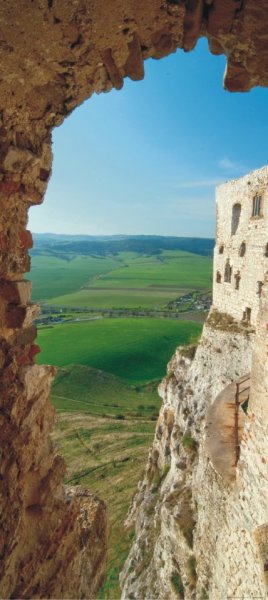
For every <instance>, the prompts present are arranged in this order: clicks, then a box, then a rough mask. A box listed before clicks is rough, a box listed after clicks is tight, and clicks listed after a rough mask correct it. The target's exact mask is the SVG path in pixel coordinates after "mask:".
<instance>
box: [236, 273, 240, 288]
mask: <svg viewBox="0 0 268 600" xmlns="http://www.w3.org/2000/svg"><path fill="white" fill-rule="evenodd" d="M240 279H241V275H240V271H238V272H237V273H236V274H235V289H236V290H239V286H240Z"/></svg>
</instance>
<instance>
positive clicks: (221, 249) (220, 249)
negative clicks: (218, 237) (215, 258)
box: [219, 244, 224, 254]
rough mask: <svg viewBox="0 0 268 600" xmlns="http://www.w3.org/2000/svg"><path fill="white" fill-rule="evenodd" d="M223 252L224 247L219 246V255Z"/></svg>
mask: <svg viewBox="0 0 268 600" xmlns="http://www.w3.org/2000/svg"><path fill="white" fill-rule="evenodd" d="M223 251H224V245H223V244H221V246H220V247H219V254H223Z"/></svg>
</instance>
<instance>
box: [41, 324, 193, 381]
mask: <svg viewBox="0 0 268 600" xmlns="http://www.w3.org/2000/svg"><path fill="white" fill-rule="evenodd" d="M201 328H202V327H201V325H200V324H199V323H194V322H191V321H174V320H171V319H170V320H169V319H162V320H161V319H149V318H140V319H125V318H122V319H109V320H108V319H101V320H99V321H87V322H83V323H70V324H65V325H60V326H55V327H49V328H44V329H41V330H40V331H39V334H38V342H39V343H40V345H41V348H42V352H41V354H40V355H39V363H46V364H53V365H56V366H59V367H64V366H66V365H70V364H80V365H87V366H91V367H95V368H97V369H101V370H103V371H107V372H108V373H113V374H114V375H116V376H118V377H120V378H121V379H122V380H123V381H127V382H130V383H135V382H136V383H139V382H146V381H150V380H152V379H159V378H160V377H162V376H163V375H164V373H165V368H166V364H167V362H168V360H169V359H170V357H171V355H172V353H173V351H174V349H175V347H176V346H178V345H180V344H187V343H190V342H192V341H194V340H195V339H196V338H197V337H198V335H199V334H200V332H201Z"/></svg>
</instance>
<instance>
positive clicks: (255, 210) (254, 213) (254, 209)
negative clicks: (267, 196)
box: [251, 195, 261, 217]
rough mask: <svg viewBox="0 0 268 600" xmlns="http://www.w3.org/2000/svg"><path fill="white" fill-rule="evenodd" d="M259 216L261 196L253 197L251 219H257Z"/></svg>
mask: <svg viewBox="0 0 268 600" xmlns="http://www.w3.org/2000/svg"><path fill="white" fill-rule="evenodd" d="M260 215H261V196H258V195H257V196H254V198H253V203H252V215H251V216H252V217H259V216H260Z"/></svg>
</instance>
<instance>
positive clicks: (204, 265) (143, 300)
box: [29, 250, 212, 308]
mask: <svg viewBox="0 0 268 600" xmlns="http://www.w3.org/2000/svg"><path fill="white" fill-rule="evenodd" d="M64 257H65V258H64ZM211 272H212V261H211V258H210V257H207V256H198V255H195V254H191V253H189V252H182V251H180V250H176V251H175V250H165V251H163V252H162V253H161V254H160V255H156V256H155V255H153V256H143V255H139V254H137V253H134V252H132V253H131V252H122V253H120V254H118V256H112V255H106V256H105V257H102V258H100V257H99V258H94V257H92V256H72V255H71V256H69V255H64V253H62V254H61V255H57V256H55V257H51V256H49V255H46V254H41V255H40V254H39V255H37V256H33V258H32V272H31V274H30V275H29V277H30V278H31V279H32V282H33V299H34V300H38V301H48V302H49V303H50V304H51V305H54V306H59V307H62V306H63V307H67V308H68V307H74V308H86V307H93V308H95V307H96V308H137V307H142V308H161V307H163V306H165V305H166V304H167V303H168V302H170V301H171V300H175V299H176V298H178V297H179V296H181V295H182V294H185V293H187V292H189V291H193V290H200V291H204V292H206V291H209V290H210V288H211Z"/></svg>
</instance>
